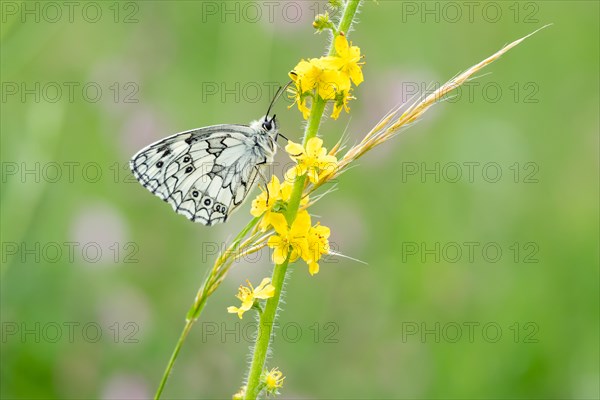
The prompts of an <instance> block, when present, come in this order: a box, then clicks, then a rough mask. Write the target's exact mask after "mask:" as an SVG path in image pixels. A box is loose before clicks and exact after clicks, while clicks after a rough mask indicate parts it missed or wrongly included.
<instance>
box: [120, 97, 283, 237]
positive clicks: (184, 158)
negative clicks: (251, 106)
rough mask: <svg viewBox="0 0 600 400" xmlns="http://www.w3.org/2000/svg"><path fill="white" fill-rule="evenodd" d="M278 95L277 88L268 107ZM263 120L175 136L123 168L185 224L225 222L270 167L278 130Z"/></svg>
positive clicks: (274, 121) (147, 149)
mask: <svg viewBox="0 0 600 400" xmlns="http://www.w3.org/2000/svg"><path fill="white" fill-rule="evenodd" d="M281 92H282V90H281V88H280V90H279V91H278V93H277V94H276V95H275V98H274V99H273V102H274V101H275V100H276V99H277V97H278V95H279V94H280V93H281ZM273 102H271V105H270V106H269V110H267V114H266V115H265V116H264V117H263V118H261V119H259V120H258V121H253V122H251V123H250V124H249V125H214V126H208V127H204V128H198V129H193V130H190V131H185V132H181V133H177V134H175V135H172V136H169V137H167V138H165V139H163V140H160V141H158V142H156V143H153V144H151V145H150V146H148V147H146V148H144V149H142V150H140V151H139V152H138V153H137V154H136V155H135V156H133V157H132V159H131V161H130V163H129V166H130V168H131V171H132V172H133V175H134V176H135V178H136V179H137V180H138V181H139V182H140V183H141V184H142V185H143V186H144V187H145V188H147V189H148V190H150V191H151V192H152V193H154V194H155V195H156V196H158V197H160V198H161V199H163V200H164V201H166V202H168V203H169V204H170V205H171V206H172V207H173V210H175V211H176V212H177V213H179V214H182V215H185V216H186V217H187V218H188V219H189V220H191V221H194V222H200V223H202V224H204V225H207V226H210V225H213V224H216V223H219V222H225V221H226V220H227V217H228V216H229V215H230V214H231V213H232V212H233V211H234V210H235V209H236V208H237V207H238V206H239V205H240V204H242V202H243V201H244V199H245V198H246V196H247V195H248V193H249V192H250V190H251V189H252V188H253V186H254V183H255V181H256V178H257V176H258V175H259V174H260V173H261V172H260V169H261V168H263V167H265V166H267V165H268V164H269V163H272V162H273V159H274V157H275V152H276V146H275V144H276V140H277V137H278V136H279V135H280V134H279V133H278V124H277V121H276V120H275V115H273V117H272V118H269V117H268V115H269V112H270V110H271V106H272V105H273Z"/></svg>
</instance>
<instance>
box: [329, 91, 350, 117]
mask: <svg viewBox="0 0 600 400" xmlns="http://www.w3.org/2000/svg"><path fill="white" fill-rule="evenodd" d="M352 99H354V96H352V95H351V94H350V90H348V91H344V92H340V93H338V95H337V96H336V97H335V103H334V104H333V112H332V113H331V118H333V119H338V117H339V116H340V112H341V111H342V108H343V109H344V110H346V112H347V113H349V112H350V107H348V102H349V101H350V100H352Z"/></svg>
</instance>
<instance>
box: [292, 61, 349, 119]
mask: <svg viewBox="0 0 600 400" xmlns="http://www.w3.org/2000/svg"><path fill="white" fill-rule="evenodd" d="M329 58H331V57H321V58H312V59H310V60H309V61H306V60H301V61H300V62H299V63H298V64H297V65H296V66H295V67H294V69H293V70H292V71H291V72H290V74H289V75H290V78H291V79H292V81H293V82H294V84H295V87H294V88H293V89H291V90H290V93H291V94H292V98H293V99H294V102H295V103H297V104H298V109H299V110H300V111H302V115H303V116H304V118H305V119H306V118H308V115H309V114H310V112H309V111H310V110H309V109H308V107H307V106H306V100H307V98H308V97H309V96H311V94H312V92H311V91H312V90H313V89H315V90H316V94H317V95H318V96H320V97H321V98H322V99H323V100H334V99H335V98H336V96H337V94H338V93H340V92H343V91H348V90H350V78H349V77H348V75H347V74H344V73H342V72H341V71H340V67H339V65H340V63H337V64H336V63H332V62H328V61H327V60H328V59H329ZM335 58H337V57H335Z"/></svg>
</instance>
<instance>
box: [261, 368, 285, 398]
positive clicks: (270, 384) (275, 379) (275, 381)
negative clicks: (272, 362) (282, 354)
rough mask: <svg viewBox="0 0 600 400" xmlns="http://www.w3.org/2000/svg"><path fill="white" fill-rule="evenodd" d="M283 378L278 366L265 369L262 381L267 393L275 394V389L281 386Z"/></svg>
mask: <svg viewBox="0 0 600 400" xmlns="http://www.w3.org/2000/svg"><path fill="white" fill-rule="evenodd" d="M284 379H285V376H283V372H281V371H280V370H279V368H273V369H272V370H270V371H265V373H263V382H264V384H265V389H266V390H267V393H269V394H277V389H279V388H280V387H282V386H283V380H284Z"/></svg>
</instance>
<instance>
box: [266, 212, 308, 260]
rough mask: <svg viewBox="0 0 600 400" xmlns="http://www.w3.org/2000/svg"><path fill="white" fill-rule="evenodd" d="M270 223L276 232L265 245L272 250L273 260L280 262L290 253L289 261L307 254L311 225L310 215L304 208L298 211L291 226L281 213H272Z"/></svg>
mask: <svg viewBox="0 0 600 400" xmlns="http://www.w3.org/2000/svg"><path fill="white" fill-rule="evenodd" d="M271 224H272V225H273V228H274V229H275V232H277V235H273V236H271V237H270V238H269V240H268V242H267V245H268V246H269V247H270V248H272V249H274V250H273V262H274V263H275V264H282V263H283V262H285V260H286V259H287V258H288V254H289V255H290V262H294V261H296V260H297V259H298V258H299V257H300V256H303V255H305V254H308V241H307V235H308V230H309V229H310V227H311V224H310V215H309V214H308V212H307V211H306V210H304V211H300V212H299V213H298V215H297V216H296V219H295V220H294V223H293V224H292V226H291V227H289V226H288V223H287V220H286V219H285V217H284V216H283V214H279V213H273V214H272V216H271Z"/></svg>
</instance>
